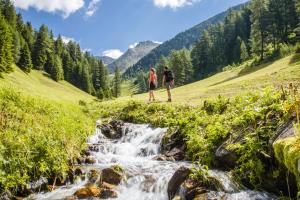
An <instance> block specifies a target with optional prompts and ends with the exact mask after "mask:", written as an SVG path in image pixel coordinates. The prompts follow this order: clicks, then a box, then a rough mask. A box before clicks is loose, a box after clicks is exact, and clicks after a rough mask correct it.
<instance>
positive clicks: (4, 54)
mask: <svg viewBox="0 0 300 200" xmlns="http://www.w3.org/2000/svg"><path fill="white" fill-rule="evenodd" d="M0 33H1V34H0V73H1V72H10V71H11V70H12V67H11V65H12V63H13V37H12V33H11V31H10V28H9V25H8V24H7V22H6V20H5V19H4V18H3V17H2V16H1V15H0Z"/></svg>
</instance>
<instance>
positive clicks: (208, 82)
mask: <svg viewBox="0 0 300 200" xmlns="http://www.w3.org/2000/svg"><path fill="white" fill-rule="evenodd" d="M299 80H300V54H297V55H292V56H289V57H286V58H283V59H280V60H277V61H276V62H273V63H267V64H263V65H260V66H258V67H248V66H247V64H244V65H242V66H240V67H238V68H234V69H232V70H228V71H224V72H221V73H218V74H216V75H213V76H211V77H209V78H207V79H204V80H201V81H198V82H195V83H192V84H189V85H185V86H182V87H178V88H175V89H173V90H172V94H173V100H174V102H175V103H184V104H199V103H202V102H203V100H205V99H206V98H208V97H214V96H218V95H223V96H234V95H236V94H239V93H240V92H243V91H254V90H257V89H260V88H263V87H266V86H278V85H281V84H286V83H288V82H291V81H299ZM175 81H176V80H175ZM155 94H156V96H157V100H158V101H166V99H167V94H166V90H165V89H160V90H157V91H156V92H155ZM119 100H120V101H126V100H142V101H146V100H148V94H146V93H145V94H139V95H133V96H131V97H130V96H127V97H122V98H120V99H118V101H119Z"/></svg>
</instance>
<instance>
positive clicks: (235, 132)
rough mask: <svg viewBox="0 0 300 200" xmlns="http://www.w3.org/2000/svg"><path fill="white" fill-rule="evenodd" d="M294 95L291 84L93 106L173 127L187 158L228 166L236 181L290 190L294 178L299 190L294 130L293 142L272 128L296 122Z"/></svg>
mask: <svg viewBox="0 0 300 200" xmlns="http://www.w3.org/2000/svg"><path fill="white" fill-rule="evenodd" d="M299 95H300V93H299V91H298V89H297V87H296V86H293V85H292V86H291V87H290V88H282V89H275V88H266V89H264V90H263V91H256V92H249V93H242V94H239V95H237V96H235V97H231V98H227V97H223V96H219V97H216V98H212V99H207V100H206V101H205V102H204V104H203V105H200V106H189V105H170V104H161V103H154V104H146V103H142V102H136V101H131V102H129V103H122V102H115V103H111V102H110V103H109V104H108V103H102V104H101V105H100V106H99V107H98V109H99V113H101V117H103V118H107V117H108V118H111V117H114V118H117V119H123V120H125V121H129V122H134V123H150V124H152V125H154V126H158V127H169V131H170V134H172V133H173V132H174V131H176V132H179V133H180V135H181V136H182V137H183V138H184V139H183V140H184V142H185V144H186V154H187V158H188V159H189V160H192V161H194V162H200V163H201V164H202V165H207V166H209V167H212V168H215V167H221V168H225V169H227V170H228V169H229V170H231V172H232V173H233V175H234V177H236V180H237V181H239V182H242V183H243V184H245V185H247V186H248V187H250V188H256V189H262V188H264V189H267V190H268V191H271V192H275V193H277V194H279V195H280V193H281V192H282V194H284V195H287V196H289V195H291V196H295V195H296V194H295V192H296V191H297V188H295V187H297V184H296V183H295V182H293V181H295V179H296V180H297V183H298V190H300V179H299V172H298V161H297V159H298V158H299V157H300V154H299V152H300V146H299V136H298V135H296V136H292V137H291V138H293V139H292V141H294V142H295V143H292V142H289V143H288V144H287V143H285V142H284V141H283V140H281V138H280V137H279V136H278V135H277V136H276V131H277V130H278V128H279V127H281V126H283V125H285V124H286V123H288V122H292V123H294V124H295V125H297V123H298V122H297V120H296V118H297V117H296V115H297V116H298V109H299ZM296 113H297V114H296ZM298 117H299V116H298ZM297 126H298V125H297ZM275 136H276V137H275ZM274 137H275V138H274ZM275 140H276V142H274V141H275ZM289 140H291V139H289ZM285 145H287V146H288V147H286V146H285ZM274 147H275V154H274ZM219 148H224V150H226V151H228V152H230V156H233V157H234V159H233V160H230V159H229V158H228V160H226V162H225V161H224V160H221V161H220V159H223V157H222V156H224V157H226V155H222V156H221V157H218V156H217V154H216V151H217V150H218V149H219ZM288 149H290V150H291V151H292V152H293V153H292V154H290V153H291V151H290V150H288ZM230 156H229V157H230ZM287 158H288V159H289V160H287ZM225 159H226V158H225ZM287 172H289V173H287ZM287 174H290V175H291V176H290V175H287ZM288 186H289V187H290V191H289V192H290V194H289V192H288V190H289V189H288Z"/></svg>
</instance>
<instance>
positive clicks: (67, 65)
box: [62, 50, 72, 82]
mask: <svg viewBox="0 0 300 200" xmlns="http://www.w3.org/2000/svg"><path fill="white" fill-rule="evenodd" d="M62 66H63V70H64V79H65V80H66V81H69V82H72V60H71V56H70V54H69V52H68V51H67V50H64V51H63V54H62Z"/></svg>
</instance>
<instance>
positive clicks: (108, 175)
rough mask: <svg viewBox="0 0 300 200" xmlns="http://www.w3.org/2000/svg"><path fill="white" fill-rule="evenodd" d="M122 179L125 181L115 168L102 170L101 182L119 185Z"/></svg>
mask: <svg viewBox="0 0 300 200" xmlns="http://www.w3.org/2000/svg"><path fill="white" fill-rule="evenodd" d="M122 179H123V174H122V173H120V172H118V171H117V170H115V169H113V168H106V169H103V170H102V173H101V180H102V181H104V182H106V183H109V184H113V185H119V184H120V183H121V181H122Z"/></svg>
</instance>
